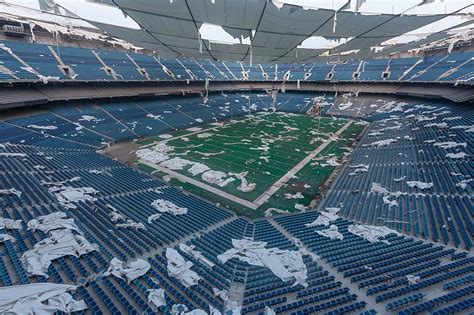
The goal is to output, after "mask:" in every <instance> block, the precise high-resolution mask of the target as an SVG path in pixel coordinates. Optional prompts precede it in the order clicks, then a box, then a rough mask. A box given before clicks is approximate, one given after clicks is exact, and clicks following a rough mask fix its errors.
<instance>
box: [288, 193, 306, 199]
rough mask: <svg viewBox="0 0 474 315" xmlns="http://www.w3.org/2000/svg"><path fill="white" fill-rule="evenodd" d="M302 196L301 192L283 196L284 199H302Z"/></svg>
mask: <svg viewBox="0 0 474 315" xmlns="http://www.w3.org/2000/svg"><path fill="white" fill-rule="evenodd" d="M303 198H304V196H303V194H301V192H297V193H296V194H289V193H288V194H285V199H303Z"/></svg>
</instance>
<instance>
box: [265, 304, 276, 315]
mask: <svg viewBox="0 0 474 315" xmlns="http://www.w3.org/2000/svg"><path fill="white" fill-rule="evenodd" d="M265 315H276V312H275V311H274V310H273V309H272V308H270V307H269V306H265Z"/></svg>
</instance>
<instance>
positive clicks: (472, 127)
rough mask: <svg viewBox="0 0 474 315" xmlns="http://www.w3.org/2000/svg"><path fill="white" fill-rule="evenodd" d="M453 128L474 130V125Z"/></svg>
mask: <svg viewBox="0 0 474 315" xmlns="http://www.w3.org/2000/svg"><path fill="white" fill-rule="evenodd" d="M451 129H464V131H465V132H474V125H470V126H454V127H451Z"/></svg>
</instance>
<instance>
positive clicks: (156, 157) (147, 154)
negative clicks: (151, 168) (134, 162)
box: [135, 149, 169, 163]
mask: <svg viewBox="0 0 474 315" xmlns="http://www.w3.org/2000/svg"><path fill="white" fill-rule="evenodd" d="M135 155H136V156H137V157H139V158H140V159H141V160H144V161H148V162H150V163H160V162H163V161H165V160H167V159H169V156H168V155H166V154H164V153H161V152H156V151H154V150H150V149H141V150H137V151H136V152H135Z"/></svg>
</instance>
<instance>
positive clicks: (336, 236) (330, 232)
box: [316, 224, 344, 241]
mask: <svg viewBox="0 0 474 315" xmlns="http://www.w3.org/2000/svg"><path fill="white" fill-rule="evenodd" d="M316 233H318V234H319V235H321V236H324V237H328V238H330V239H332V240H341V241H342V240H343V239H344V236H343V235H342V233H341V232H339V229H338V228H337V225H334V224H332V225H331V226H330V227H329V229H326V230H321V231H316Z"/></svg>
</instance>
